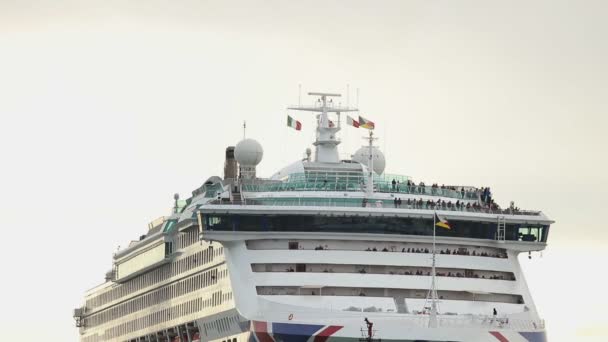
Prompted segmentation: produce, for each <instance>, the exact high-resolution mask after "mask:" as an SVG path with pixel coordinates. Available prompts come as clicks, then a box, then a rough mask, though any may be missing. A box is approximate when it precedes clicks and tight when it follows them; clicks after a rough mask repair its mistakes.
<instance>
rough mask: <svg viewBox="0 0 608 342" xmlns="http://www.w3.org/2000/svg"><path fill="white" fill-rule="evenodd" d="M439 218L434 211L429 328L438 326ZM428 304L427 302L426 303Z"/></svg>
mask: <svg viewBox="0 0 608 342" xmlns="http://www.w3.org/2000/svg"><path fill="white" fill-rule="evenodd" d="M436 218H437V213H436V212H435V211H433V261H432V266H431V288H430V289H429V293H428V295H427V298H426V299H427V301H428V300H429V297H430V300H431V314H430V317H429V328H436V327H437V284H436V282H435V280H436V279H435V276H436V272H435V256H436V249H435V229H436V224H437V222H436V221H435V220H436ZM425 306H426V304H425Z"/></svg>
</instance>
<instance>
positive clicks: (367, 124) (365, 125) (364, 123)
mask: <svg viewBox="0 0 608 342" xmlns="http://www.w3.org/2000/svg"><path fill="white" fill-rule="evenodd" d="M359 127H362V128H367V129H374V128H375V127H376V125H374V123H373V122H372V121H369V120H367V119H365V118H364V117H362V116H359Z"/></svg>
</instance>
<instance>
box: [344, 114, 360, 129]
mask: <svg viewBox="0 0 608 342" xmlns="http://www.w3.org/2000/svg"><path fill="white" fill-rule="evenodd" d="M346 123H347V124H349V125H351V126H353V127H355V128H359V121H357V120H355V119H353V118H351V117H350V116H348V115H347V116H346Z"/></svg>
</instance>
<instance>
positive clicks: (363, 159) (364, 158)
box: [352, 146, 386, 175]
mask: <svg viewBox="0 0 608 342" xmlns="http://www.w3.org/2000/svg"><path fill="white" fill-rule="evenodd" d="M372 158H373V159H374V172H375V173H376V174H378V175H381V174H382V173H383V172H384V168H385V167H386V160H385V159H384V153H382V151H380V150H379V149H378V147H375V146H374V147H373V148H372ZM352 159H353V160H354V161H356V162H359V163H361V164H363V165H365V166H368V165H367V164H368V162H369V147H367V146H363V147H361V148H360V149H358V150H357V152H355V154H353V156H352Z"/></svg>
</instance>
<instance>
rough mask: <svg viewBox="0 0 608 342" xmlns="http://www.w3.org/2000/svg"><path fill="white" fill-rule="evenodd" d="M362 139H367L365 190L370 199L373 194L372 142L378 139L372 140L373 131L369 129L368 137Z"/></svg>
mask: <svg viewBox="0 0 608 342" xmlns="http://www.w3.org/2000/svg"><path fill="white" fill-rule="evenodd" d="M364 139H367V140H368V142H369V145H368V148H369V155H368V160H369V162H368V163H367V169H368V170H367V188H366V189H365V190H366V195H367V196H368V197H371V196H372V195H373V194H374V140H377V139H378V138H374V131H372V130H371V129H370V130H369V137H367V138H364Z"/></svg>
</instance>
